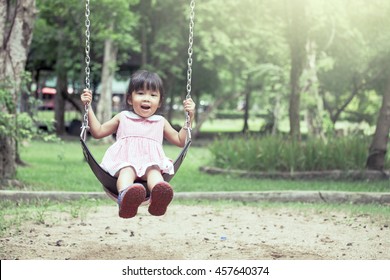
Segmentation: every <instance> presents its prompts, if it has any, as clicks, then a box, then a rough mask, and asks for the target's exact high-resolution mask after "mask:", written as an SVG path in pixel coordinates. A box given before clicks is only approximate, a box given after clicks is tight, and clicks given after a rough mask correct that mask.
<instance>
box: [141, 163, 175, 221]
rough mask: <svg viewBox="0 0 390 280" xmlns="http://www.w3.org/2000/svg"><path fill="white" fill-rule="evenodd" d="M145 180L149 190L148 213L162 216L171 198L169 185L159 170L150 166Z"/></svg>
mask: <svg viewBox="0 0 390 280" xmlns="http://www.w3.org/2000/svg"><path fill="white" fill-rule="evenodd" d="M146 176H147V182H148V188H149V190H150V205H149V209H148V211H149V213H150V214H151V215H154V216H162V215H164V214H165V212H166V211H167V207H168V205H169V203H171V201H172V199H173V190H172V187H171V185H169V184H168V183H167V182H165V181H164V179H163V177H162V175H161V171H160V169H158V168H155V167H152V168H149V170H148V171H147V174H146Z"/></svg>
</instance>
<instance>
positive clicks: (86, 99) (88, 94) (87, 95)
mask: <svg viewBox="0 0 390 280" xmlns="http://www.w3.org/2000/svg"><path fill="white" fill-rule="evenodd" d="M80 98H81V101H82V102H83V103H84V105H87V104H91V102H92V91H90V90H88V89H84V90H83V93H82V94H81V96H80Z"/></svg>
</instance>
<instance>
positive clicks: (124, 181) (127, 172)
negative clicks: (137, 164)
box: [116, 166, 136, 193]
mask: <svg viewBox="0 0 390 280" xmlns="http://www.w3.org/2000/svg"><path fill="white" fill-rule="evenodd" d="M135 178H136V175H135V171H134V169H133V167H130V166H129V167H125V168H122V169H121V170H120V171H119V176H118V181H117V182H116V188H117V190H118V193H120V192H121V191H123V190H124V189H126V188H127V187H128V186H131V185H132V184H133V183H134V180H135Z"/></svg>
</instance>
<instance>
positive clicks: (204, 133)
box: [0, 0, 390, 234]
mask: <svg viewBox="0 0 390 280" xmlns="http://www.w3.org/2000/svg"><path fill="white" fill-rule="evenodd" d="M89 2H90V3H89V8H90V10H91V13H90V14H89V19H90V37H89V43H90V59H91V60H90V71H91V72H90V76H91V88H92V90H93V91H94V93H95V95H94V104H93V106H95V108H96V112H97V114H98V118H99V119H100V120H102V121H103V120H107V119H109V118H110V117H111V116H112V115H113V114H115V113H117V112H118V111H120V110H121V109H122V106H123V102H122V101H123V96H124V91H125V90H126V85H127V83H128V78H129V76H130V74H131V73H132V72H134V71H135V70H137V69H140V68H142V69H148V70H152V71H156V72H157V73H158V74H159V75H161V77H162V78H163V80H164V83H165V88H166V93H167V98H166V100H165V107H164V112H163V113H164V115H165V116H166V118H167V119H168V120H169V121H170V122H171V123H173V124H174V125H175V126H177V127H180V126H182V125H183V123H184V114H183V112H182V108H181V107H180V105H181V103H182V100H183V98H184V97H185V96H186V93H187V92H186V91H187V88H186V83H187V72H188V70H187V67H188V48H189V41H188V36H189V35H188V33H189V25H190V21H189V14H190V10H191V7H190V2H192V1H173V0H165V1H152V0H143V1H135V0H134V1H133V0H116V1H114V0H100V1H89ZM85 8H86V5H85V2H84V1H78V0H70V1H58V0H36V1H33V0H26V1H10V2H2V3H1V4H0V11H1V14H2V15H4V17H2V18H1V19H0V30H2V32H1V34H2V35H1V37H0V39H1V41H2V42H3V47H2V48H1V51H0V57H1V64H0V75H1V76H0V78H1V87H0V98H1V104H0V106H1V116H0V140H1V147H0V149H1V156H0V157H1V161H0V173H1V188H2V189H3V190H6V191H19V190H21V191H33V192H37V191H45V192H49V191H61V192H85V193H86V194H87V193H89V192H102V188H101V186H100V183H99V182H98V181H97V179H96V178H95V177H94V176H93V174H92V172H91V171H90V169H89V167H88V165H87V164H86V162H85V161H84V160H83V154H82V150H81V147H80V143H79V139H78V135H79V133H80V126H81V122H82V120H83V114H84V108H83V106H82V104H81V103H80V92H81V91H82V89H83V88H84V87H85V43H86V36H85V29H86V27H85V24H86V22H85ZM389 14H390V3H388V1H384V0H374V1H365V0H355V1H334V0H330V1H321V0H312V1H305V0H294V1H282V0H277V1H266V0H263V1H262V0H242V1H233V0H229V1H222V0H208V1H197V2H196V5H195V22H194V29H193V31H194V41H193V55H192V59H193V60H192V90H191V96H192V98H193V99H194V101H195V102H196V104H197V106H196V109H197V114H196V121H195V126H194V129H193V131H192V132H193V133H192V134H193V144H192V146H191V148H190V150H189V152H188V155H187V158H186V160H185V161H184V163H183V165H182V167H181V169H180V170H179V172H178V174H177V175H176V176H175V178H174V179H173V180H172V183H173V185H174V187H175V191H176V192H178V193H181V192H183V193H186V192H193V193H195V192H209V193H213V195H215V193H214V192H248V191H250V192H264V191H276V192H280V191H315V192H326V191H332V192H338V193H345V192H347V193H349V194H350V193H358V194H360V193H362V192H364V193H372V194H373V195H376V194H378V193H379V194H384V195H386V194H387V193H388V192H389V189H390V181H389V175H388V170H389V168H390V157H389V154H388V153H387V150H388V147H389V145H388V138H389V128H390V120H389V115H390V78H389V77H390V69H389V65H390V63H389V60H390V52H389V50H390V33H389V32H388V30H387V26H388V25H389V23H390V22H389V21H390V17H389V16H388V15H389ZM112 141H113V139H110V138H107V139H105V140H99V141H96V140H94V139H88V143H89V145H90V148H91V150H92V152H93V154H94V156H95V157H96V158H97V159H98V160H99V159H101V157H102V155H103V153H104V151H105V149H106V148H107V147H108V145H110V143H112ZM165 149H166V152H167V154H168V155H169V156H170V157H172V158H175V156H176V155H177V154H178V153H179V152H180V149H178V148H175V147H172V146H169V145H165ZM207 167H210V168H207ZM207 170H209V171H210V173H216V172H218V173H221V174H217V175H215V174H208V173H206V172H205V171H207ZM350 197H351V196H347V199H346V201H345V200H344V202H346V205H349V204H353V203H354V200H353V199H351V200H350V201H348V199H349V198H350ZM48 203H49V202H46V201H44V202H42V201H38V202H35V203H33V204H28V205H24V204H23V207H25V208H23V207H22V206H21V205H22V204H16V206H15V204H9V203H8V202H5V201H2V217H1V219H2V234H7V232H8V231H9V230H10V228H12V227H13V226H15V225H16V226H18V225H20V223H21V222H22V221H21V220H20V217H21V216H24V217H28V216H29V215H32V216H31V219H33V220H34V221H37V222H38V223H45V215H46V214H47V209H48V208H49V207H50V206H49V204H48ZM83 203H85V204H86V203H87V202H86V201H84V200H82V201H81V204H83ZM77 205H79V204H77ZM319 207H321V206H319ZM358 207H361V208H359V209H362V210H361V211H363V212H364V211H369V212H370V213H380V215H385V216H386V215H388V213H389V208H388V201H387V200H384V201H383V200H382V201H379V202H378V201H374V202H372V201H371V200H370V203H369V205H368V206H366V205H364V206H358ZM18 209H19V210H18ZM20 209H27V210H20ZM31 209H35V211H32V210H31ZM42 209H44V210H42ZM79 209H80V208H79V206H72V210H70V211H71V213H72V216H76V217H80V215H82V214H80V211H79ZM32 213H33V214H32ZM10 216H11V217H14V218H12V219H10V218H9V217H10ZM15 216H16V217H19V218H15ZM386 217H388V216H386Z"/></svg>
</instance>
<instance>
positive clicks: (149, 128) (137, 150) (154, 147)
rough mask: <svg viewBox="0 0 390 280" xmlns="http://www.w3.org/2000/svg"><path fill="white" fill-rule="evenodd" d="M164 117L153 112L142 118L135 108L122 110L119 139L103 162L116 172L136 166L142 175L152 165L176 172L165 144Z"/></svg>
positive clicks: (112, 171) (111, 170)
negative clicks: (149, 115) (163, 146)
mask: <svg viewBox="0 0 390 280" xmlns="http://www.w3.org/2000/svg"><path fill="white" fill-rule="evenodd" d="M164 120H165V119H164V117H162V116H159V115H153V116H151V117H149V118H146V119H145V118H142V117H140V116H138V115H136V114H135V113H133V112H131V111H122V112H121V113H120V123H119V127H118V130H117V134H116V142H115V143H114V144H113V145H111V146H110V147H109V148H108V149H107V151H106V153H105V154H104V157H103V160H102V163H101V166H102V168H103V169H104V170H106V171H107V172H108V173H110V174H111V175H112V176H117V173H118V171H119V170H121V169H122V168H124V167H128V166H132V167H133V168H134V170H135V172H136V174H137V176H138V177H142V176H143V175H145V172H146V169H147V168H148V167H150V166H158V167H159V168H160V170H161V172H162V173H168V174H170V175H172V174H173V173H174V168H173V164H172V162H171V161H170V160H169V159H168V158H167V157H166V156H165V153H164V150H163V148H162V143H163V134H164Z"/></svg>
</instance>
